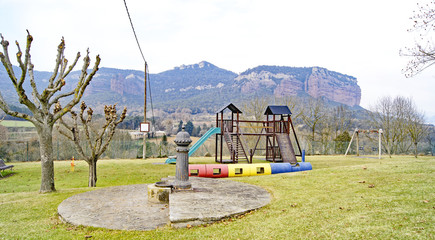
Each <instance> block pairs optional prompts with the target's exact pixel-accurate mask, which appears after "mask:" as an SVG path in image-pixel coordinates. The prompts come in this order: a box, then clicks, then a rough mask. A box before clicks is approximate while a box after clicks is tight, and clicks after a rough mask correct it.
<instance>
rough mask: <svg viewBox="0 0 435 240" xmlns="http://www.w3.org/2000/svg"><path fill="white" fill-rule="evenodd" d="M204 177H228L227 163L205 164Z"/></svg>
mask: <svg viewBox="0 0 435 240" xmlns="http://www.w3.org/2000/svg"><path fill="white" fill-rule="evenodd" d="M205 166H206V172H207V174H206V177H209V178H226V177H228V165H226V164H206V165H205Z"/></svg>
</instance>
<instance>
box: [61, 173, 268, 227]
mask: <svg viewBox="0 0 435 240" xmlns="http://www.w3.org/2000/svg"><path fill="white" fill-rule="evenodd" d="M189 181H190V182H191V183H192V190H185V191H175V192H173V193H171V194H170V197H169V204H157V203H149V202H148V195H147V186H148V184H137V185H127V186H115V187H108V188H101V189H97V190H94V191H89V192H84V193H80V194H77V195H74V196H72V197H70V198H68V199H66V200H64V201H63V202H62V203H61V204H60V205H59V207H58V213H59V216H60V218H61V219H62V220H63V221H65V222H67V223H70V224H73V225H83V226H92V227H101V228H108V229H117V230H153V229H156V228H159V227H165V226H172V227H186V226H188V225H191V226H196V225H201V224H206V223H211V222H214V221H218V220H220V219H224V218H228V217H231V216H236V215H240V214H243V213H245V212H248V211H251V210H254V209H258V208H261V207H263V206H265V205H266V204H268V203H269V202H270V200H271V197H270V194H269V193H268V192H267V191H266V190H264V189H263V188H261V187H258V186H254V185H250V184H246V183H241V182H235V181H231V180H224V179H211V178H196V177H191V178H190V179H189Z"/></svg>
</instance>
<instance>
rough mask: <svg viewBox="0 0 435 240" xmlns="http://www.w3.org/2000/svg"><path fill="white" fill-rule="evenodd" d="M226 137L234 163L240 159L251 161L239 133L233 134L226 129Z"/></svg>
mask: <svg viewBox="0 0 435 240" xmlns="http://www.w3.org/2000/svg"><path fill="white" fill-rule="evenodd" d="M224 139H225V142H226V143H227V146H228V149H229V150H230V154H231V160H232V161H233V163H238V162H239V160H246V161H247V162H248V163H249V159H248V156H247V155H246V152H245V149H244V148H243V145H242V141H241V139H240V136H239V135H231V134H230V133H228V132H227V131H225V132H224Z"/></svg>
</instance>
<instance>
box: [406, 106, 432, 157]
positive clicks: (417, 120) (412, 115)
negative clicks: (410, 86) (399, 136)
mask: <svg viewBox="0 0 435 240" xmlns="http://www.w3.org/2000/svg"><path fill="white" fill-rule="evenodd" d="M406 120H407V123H408V124H407V130H408V131H407V132H408V134H409V137H410V139H411V142H412V144H413V145H414V157H416V158H417V156H418V143H419V142H420V141H421V140H423V139H424V138H425V137H426V136H427V134H428V127H427V126H426V125H425V124H424V114H423V113H420V112H419V111H418V109H417V107H416V106H415V104H414V103H413V102H411V103H410V105H409V111H407V113H406Z"/></svg>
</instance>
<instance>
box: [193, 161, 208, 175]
mask: <svg viewBox="0 0 435 240" xmlns="http://www.w3.org/2000/svg"><path fill="white" fill-rule="evenodd" d="M206 175H207V171H206V168H205V165H204V164H193V165H189V177H206Z"/></svg>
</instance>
